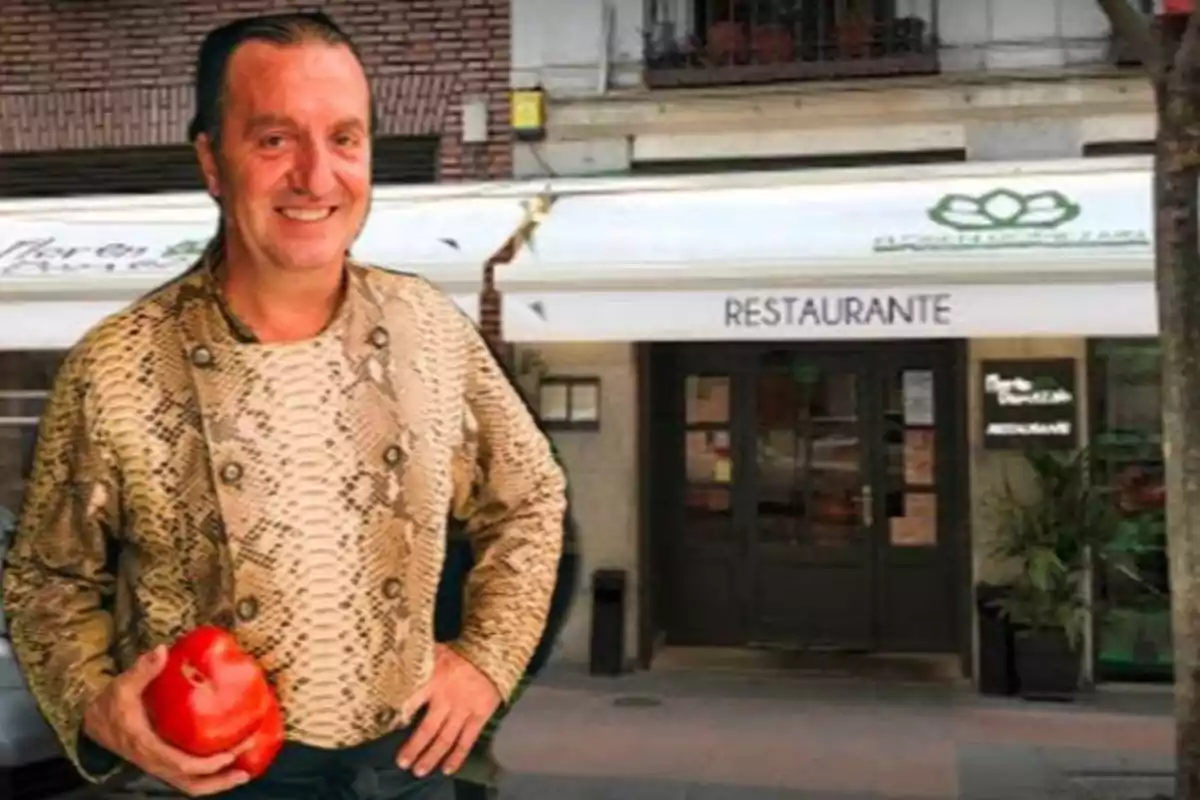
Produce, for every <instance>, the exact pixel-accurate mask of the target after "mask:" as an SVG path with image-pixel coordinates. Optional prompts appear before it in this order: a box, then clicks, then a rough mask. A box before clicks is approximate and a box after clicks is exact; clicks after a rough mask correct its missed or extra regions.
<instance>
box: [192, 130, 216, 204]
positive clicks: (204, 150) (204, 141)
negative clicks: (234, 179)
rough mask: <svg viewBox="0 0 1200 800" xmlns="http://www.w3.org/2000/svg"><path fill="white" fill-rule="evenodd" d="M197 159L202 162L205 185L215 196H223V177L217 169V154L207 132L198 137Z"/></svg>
mask: <svg viewBox="0 0 1200 800" xmlns="http://www.w3.org/2000/svg"><path fill="white" fill-rule="evenodd" d="M195 147H196V160H197V161H199V162H200V174H201V175H203V176H204V186H205V188H206V189H208V193H209V194H210V195H212V196H213V197H220V196H221V179H220V173H219V172H218V170H217V154H216V152H215V151H214V150H213V142H212V139H211V138H210V137H209V135H208V134H207V133H202V134H200V135H199V136H197V137H196V145H195Z"/></svg>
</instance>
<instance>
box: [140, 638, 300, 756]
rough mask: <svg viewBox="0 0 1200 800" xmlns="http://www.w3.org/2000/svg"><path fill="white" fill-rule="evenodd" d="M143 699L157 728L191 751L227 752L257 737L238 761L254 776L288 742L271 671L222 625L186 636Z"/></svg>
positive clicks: (197, 753)
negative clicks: (268, 675)
mask: <svg viewBox="0 0 1200 800" xmlns="http://www.w3.org/2000/svg"><path fill="white" fill-rule="evenodd" d="M142 699H143V701H144V702H145V705H146V713H147V714H148V715H149V717H150V721H151V723H152V724H153V725H154V730H155V732H157V733H158V735H159V736H160V737H162V739H163V740H164V741H166V742H167V743H169V744H171V745H173V746H175V747H177V748H179V749H180V750H183V751H184V752H185V753H189V754H190V755H194V756H210V755H216V754H217V753H223V752H225V751H227V750H231V749H233V748H234V747H235V746H237V745H239V744H241V743H243V742H244V741H245V740H246V738H247V737H249V736H252V735H253V736H255V737H256V740H257V741H256V743H255V744H254V745H253V746H252V748H251V750H250V751H249V752H247V753H245V754H244V755H243V756H241V758H240V759H239V762H238V766H239V767H242V768H245V769H246V770H247V772H250V773H251V775H252V776H257V775H258V774H261V772H262V771H265V770H266V768H267V766H269V765H270V763H271V761H272V760H273V759H274V758H275V755H276V753H278V752H279V748H280V747H281V746H282V745H283V715H282V712H281V710H280V708H279V703H278V700H277V699H276V697H275V693H274V691H272V689H271V685H270V684H269V683H268V682H267V677H266V674H265V673H264V672H263V670H262V667H261V666H259V664H258V662H257V661H255V659H254V658H253V657H252V656H251V655H249V654H248V653H246V652H245V651H244V650H242V648H241V647H240V646H239V645H238V642H237V639H235V638H234V636H233V634H231V633H229V632H228V631H225V630H222V629H221V628H217V627H213V626H210V625H205V626H201V627H199V628H196V629H195V630H192V631H190V632H189V633H187V634H185V635H184V636H182V637H180V638H179V639H178V640H177V641H176V642H175V644H174V645H172V646H171V648H170V650H169V651H168V655H167V664H166V666H165V667H163V670H162V672H161V673H159V675H158V677H156V678H155V679H154V680H153V681H152V682H151V683H150V685H149V686H148V687H146V691H145V692H144V693H143V695H142ZM243 760H244V761H245V764H246V766H243V764H242V761H243ZM251 768H253V771H252V769H251Z"/></svg>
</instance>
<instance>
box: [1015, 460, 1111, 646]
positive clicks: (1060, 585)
mask: <svg viewBox="0 0 1200 800" xmlns="http://www.w3.org/2000/svg"><path fill="white" fill-rule="evenodd" d="M1024 464H1025V466H1026V467H1027V469H1028V471H1029V473H1030V478H1031V481H1030V482H1029V485H1028V486H1026V487H1024V488H1023V490H1021V491H1018V490H1017V489H1016V488H1015V487H1014V486H1013V484H1012V481H1011V480H1009V479H1008V478H1007V477H1006V479H1005V481H1004V485H1003V488H1002V489H1001V490H1000V491H999V492H998V493H997V495H996V496H995V497H994V498H993V499H992V501H991V507H992V512H993V520H994V549H993V553H994V555H995V556H997V557H998V558H1000V559H1003V560H1005V561H1006V562H1008V563H1010V564H1012V565H1013V567H1014V569H1015V574H1014V575H1013V577H1012V578H1011V579H1010V581H1009V582H1008V583H1007V584H1006V586H1005V588H1006V590H1007V593H1006V596H1005V597H1004V598H1003V599H1000V600H998V601H996V604H997V606H998V607H999V610H1000V612H1001V614H1003V615H1004V616H1006V617H1008V619H1009V620H1011V622H1012V623H1013V624H1014V626H1015V627H1016V628H1017V631H1018V635H1022V634H1029V633H1033V632H1038V631H1045V630H1050V629H1058V630H1061V631H1062V632H1063V633H1064V634H1065V635H1066V637H1067V642H1068V644H1069V645H1070V646H1071V649H1072V650H1078V647H1079V643H1080V641H1081V640H1082V637H1083V632H1084V627H1085V625H1086V624H1087V611H1088V603H1087V597H1086V593H1085V591H1084V590H1085V587H1086V583H1087V581H1088V575H1089V573H1088V560H1089V554H1090V553H1093V552H1094V553H1097V554H1103V553H1105V552H1107V550H1108V547H1109V544H1110V543H1111V542H1112V541H1113V539H1115V538H1116V537H1117V536H1118V535H1119V533H1120V525H1119V521H1120V520H1119V516H1118V514H1117V511H1116V508H1115V506H1114V505H1113V502H1112V499H1111V497H1110V496H1109V492H1108V490H1106V489H1104V488H1103V487H1100V486H1098V485H1096V484H1095V483H1094V482H1093V481H1092V471H1091V459H1090V455H1089V452H1088V451H1087V450H1086V449H1084V450H1080V451H1078V452H1075V453H1071V454H1058V453H1051V452H1044V451H1029V452H1027V453H1026V454H1025V458H1024Z"/></svg>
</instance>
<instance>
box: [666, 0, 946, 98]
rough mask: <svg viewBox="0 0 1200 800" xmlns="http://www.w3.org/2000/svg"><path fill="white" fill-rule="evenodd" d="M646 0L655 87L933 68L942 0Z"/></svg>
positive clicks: (877, 74) (921, 71) (917, 71)
mask: <svg viewBox="0 0 1200 800" xmlns="http://www.w3.org/2000/svg"><path fill="white" fill-rule="evenodd" d="M650 2H651V4H652V8H651V14H650V21H649V25H648V27H647V31H646V83H647V84H648V85H649V86H652V87H670V86H676V87H678V86H720V85H729V84H746V83H769V82H773V81H797V80H827V79H834V78H866V77H880V76H889V75H923V74H931V73H936V72H937V71H938V36H937V27H938V2H939V0H677V2H669V1H668V2H655V0H650Z"/></svg>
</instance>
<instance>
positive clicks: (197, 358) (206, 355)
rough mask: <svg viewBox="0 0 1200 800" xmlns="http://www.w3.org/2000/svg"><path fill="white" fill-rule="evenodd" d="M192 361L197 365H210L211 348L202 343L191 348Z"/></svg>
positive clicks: (211, 357)
mask: <svg viewBox="0 0 1200 800" xmlns="http://www.w3.org/2000/svg"><path fill="white" fill-rule="evenodd" d="M192 363H193V364H195V365H196V366H197V367H211V366H212V363H213V354H212V350H209V349H208V348H207V347H205V346H204V345H202V344H200V345H196V346H195V347H193V348H192Z"/></svg>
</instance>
